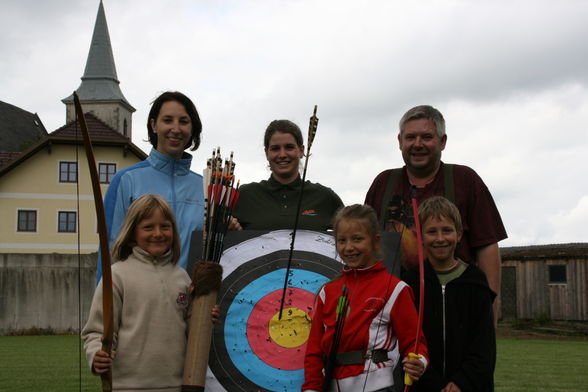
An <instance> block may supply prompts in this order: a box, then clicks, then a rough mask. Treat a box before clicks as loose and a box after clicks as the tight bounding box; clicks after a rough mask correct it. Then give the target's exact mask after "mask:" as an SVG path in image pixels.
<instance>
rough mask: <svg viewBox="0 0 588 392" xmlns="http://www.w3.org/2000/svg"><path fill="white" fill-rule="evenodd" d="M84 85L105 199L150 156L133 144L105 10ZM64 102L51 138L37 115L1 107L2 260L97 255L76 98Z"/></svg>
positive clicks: (127, 105)
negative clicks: (126, 172)
mask: <svg viewBox="0 0 588 392" xmlns="http://www.w3.org/2000/svg"><path fill="white" fill-rule="evenodd" d="M81 79H82V83H81V84H80V86H79V87H78V89H77V90H76V92H77V94H78V96H79V97H80V101H81V104H82V106H83V108H84V112H85V113H86V121H87V123H88V128H89V131H90V137H91V139H92V142H93V144H94V155H95V158H96V161H97V165H98V168H97V169H98V172H99V174H100V176H101V182H102V194H103V195H104V193H105V191H106V188H107V187H108V183H109V182H110V178H111V177H112V176H113V175H114V173H116V172H117V171H118V170H120V169H122V168H125V167H127V166H130V165H132V164H135V163H137V162H139V161H142V160H143V159H145V158H146V157H147V155H146V154H145V153H144V152H143V151H142V150H141V149H139V148H138V147H137V146H136V145H134V144H133V143H132V142H131V135H132V113H133V112H134V111H135V109H134V108H133V107H132V106H131V104H130V103H129V102H128V101H127V100H126V98H125V97H124V95H123V93H122V91H121V89H120V87H119V81H118V77H117V74H116V67H115V64H114V56H113V53H112V47H111V44H110V36H109V33H108V26H107V24H106V17H105V13H104V7H103V5H102V2H100V5H99V8H98V14H97V17H96V23H95V25H94V32H93V35H92V42H91V45H90V51H89V53H88V58H87V61H86V67H85V70H84V74H83V76H82V78H81ZM62 102H63V103H64V104H65V105H66V122H67V124H66V125H65V126H63V127H61V128H59V129H58V130H56V131H55V132H53V133H51V134H49V135H47V133H46V131H45V129H44V127H43V125H42V123H41V121H40V119H39V118H38V116H37V115H36V114H35V115H33V114H32V113H28V112H26V111H24V110H22V109H19V108H16V107H14V106H12V105H9V104H5V103H2V102H0V104H1V105H0V109H1V110H0V111H1V112H2V114H3V117H2V118H3V119H7V118H8V119H10V120H9V121H3V122H2V123H1V124H0V253H76V252H77V251H78V242H79V248H80V251H81V252H83V253H90V252H96V251H97V249H98V235H97V223H96V214H95V212H94V210H95V208H94V201H93V192H92V188H91V183H90V175H89V171H88V166H87V160H86V156H85V152H84V148H83V144H82V139H81V133H80V130H79V127H78V125H77V122H76V119H75V112H74V110H73V95H70V96H69V97H67V98H65V99H63V100H62ZM4 114H6V115H4ZM8 115H10V116H8ZM39 138H40V139H39ZM31 143H32V145H31ZM78 178H79V186H78V181H77V180H78ZM78 201H79V202H78ZM78 206H79V207H78Z"/></svg>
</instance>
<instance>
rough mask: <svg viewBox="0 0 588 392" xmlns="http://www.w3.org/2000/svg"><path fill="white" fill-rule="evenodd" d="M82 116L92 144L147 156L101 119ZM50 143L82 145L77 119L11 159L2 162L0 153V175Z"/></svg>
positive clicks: (48, 146) (90, 115)
mask: <svg viewBox="0 0 588 392" xmlns="http://www.w3.org/2000/svg"><path fill="white" fill-rule="evenodd" d="M84 117H85V118H86V124H87V126H88V133H89V134H90V140H91V141H92V146H120V147H123V148H124V149H125V150H128V151H129V152H131V153H133V154H135V155H136V156H137V157H138V158H139V159H141V160H143V159H145V158H147V154H145V152H143V150H141V149H140V148H139V147H138V146H137V145H136V144H134V143H133V142H132V141H131V139H129V138H128V137H126V136H123V135H121V134H120V133H118V132H117V131H115V130H114V129H112V128H111V127H109V126H108V125H107V124H105V123H104V122H103V121H101V120H100V119H98V118H97V117H96V116H94V115H93V114H92V113H86V114H85V115H84ZM52 144H74V145H75V144H77V145H83V144H84V142H83V138H82V133H81V130H80V127H79V124H78V121H77V120H75V121H71V122H70V123H69V124H66V125H64V126H62V127H61V128H59V129H57V130H55V131H54V132H51V133H50V134H49V135H48V136H46V137H45V138H44V139H42V140H41V141H40V142H38V143H36V144H35V145H33V146H31V147H30V148H29V149H27V150H26V151H23V152H22V153H20V154H18V155H15V156H12V158H13V159H12V160H9V161H4V162H2V161H1V160H2V158H3V155H0V177H1V176H3V175H4V174H6V173H7V172H9V171H10V170H12V169H14V168H15V167H17V166H18V165H20V164H21V163H22V162H24V161H25V160H27V159H28V158H29V157H31V156H33V155H34V154H36V153H37V152H38V151H40V150H42V149H43V148H45V147H47V148H51V145H52ZM4 158H5V159H6V158H9V156H5V157H4Z"/></svg>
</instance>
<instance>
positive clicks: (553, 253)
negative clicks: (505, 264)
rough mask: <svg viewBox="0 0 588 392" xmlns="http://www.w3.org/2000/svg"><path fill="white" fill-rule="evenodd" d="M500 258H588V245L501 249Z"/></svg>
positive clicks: (571, 244) (553, 245) (575, 244)
mask: <svg viewBox="0 0 588 392" xmlns="http://www.w3.org/2000/svg"><path fill="white" fill-rule="evenodd" d="M500 257H501V258H502V260H503V261H507V260H529V259H533V260H537V259H570V258H578V257H588V243H583V242H578V243H569V244H551V245H531V246H510V247H504V248H502V247H501V248H500Z"/></svg>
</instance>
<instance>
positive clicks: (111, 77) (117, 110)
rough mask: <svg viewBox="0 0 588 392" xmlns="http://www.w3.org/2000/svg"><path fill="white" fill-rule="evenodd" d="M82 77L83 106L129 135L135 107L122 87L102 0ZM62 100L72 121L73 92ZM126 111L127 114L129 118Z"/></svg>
mask: <svg viewBox="0 0 588 392" xmlns="http://www.w3.org/2000/svg"><path fill="white" fill-rule="evenodd" d="M81 79H82V83H81V84H80V86H79V87H78V89H77V90H76V92H77V93H78V96H79V97H80V101H81V103H82V104H84V107H88V108H89V109H90V111H92V112H95V114H96V116H97V117H99V118H100V119H101V120H103V121H104V122H106V123H107V124H108V125H110V126H112V127H113V128H114V129H116V130H118V131H119V132H120V133H122V134H123V135H125V136H128V137H130V136H131V134H130V126H131V124H130V121H131V120H130V114H131V113H132V112H134V111H135V108H133V107H132V106H131V104H130V103H129V102H128V101H127V99H126V98H125V96H124V95H123V93H122V91H121V89H120V86H119V83H120V82H119V80H118V76H117V74H116V66H115V65H114V55H113V53H112V46H111V44H110V34H109V33H108V25H107V23H106V15H105V13H104V6H103V4H102V0H101V1H100V5H99V7H98V15H97V16H96V23H95V24H94V33H93V34H92V43H91V45H90V51H89V53H88V59H87V60H86V68H85V70H84V75H83V76H82V78H81ZM62 102H63V103H65V105H66V107H67V115H66V117H67V119H66V120H67V122H69V121H73V119H74V118H75V117H74V115H75V114H74V110H73V94H72V95H70V96H69V97H67V98H65V99H63V100H62ZM97 106H99V107H97ZM121 109H122V112H128V113H121ZM87 110H88V109H87ZM121 114H122V116H121ZM125 114H128V117H127V116H125Z"/></svg>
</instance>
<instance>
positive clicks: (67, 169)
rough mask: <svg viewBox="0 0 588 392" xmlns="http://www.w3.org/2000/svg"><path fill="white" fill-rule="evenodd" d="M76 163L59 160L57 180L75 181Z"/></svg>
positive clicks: (76, 175)
mask: <svg viewBox="0 0 588 392" xmlns="http://www.w3.org/2000/svg"><path fill="white" fill-rule="evenodd" d="M77 181H78V163H77V162H59V182H77Z"/></svg>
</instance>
